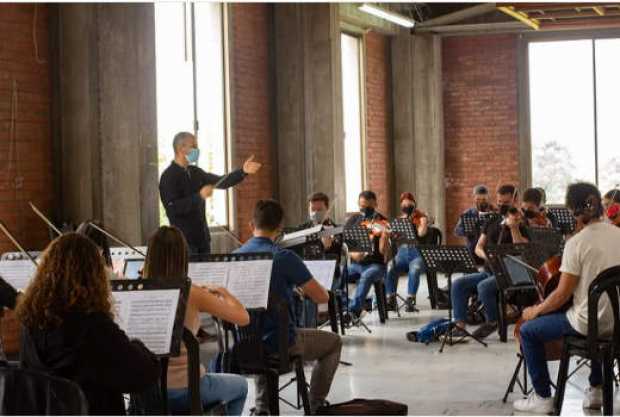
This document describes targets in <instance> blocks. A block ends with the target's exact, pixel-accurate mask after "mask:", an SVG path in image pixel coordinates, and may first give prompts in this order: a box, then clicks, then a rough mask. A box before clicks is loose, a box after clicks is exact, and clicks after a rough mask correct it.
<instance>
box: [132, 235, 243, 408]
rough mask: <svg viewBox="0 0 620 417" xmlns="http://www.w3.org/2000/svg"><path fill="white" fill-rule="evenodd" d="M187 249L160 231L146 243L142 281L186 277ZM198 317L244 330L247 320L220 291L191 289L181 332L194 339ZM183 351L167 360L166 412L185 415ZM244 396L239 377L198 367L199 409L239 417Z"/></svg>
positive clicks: (187, 405)
mask: <svg viewBox="0 0 620 417" xmlns="http://www.w3.org/2000/svg"><path fill="white" fill-rule="evenodd" d="M187 270H188V248H187V242H186V241H185V238H184V237H183V233H181V231H180V230H179V229H177V228H176V227H174V226H162V227H160V228H159V229H158V230H157V231H156V232H155V233H154V234H153V236H151V238H150V239H149V243H148V251H147V253H146V259H145V261H144V277H145V278H159V279H177V280H178V279H179V278H180V277H186V276H187ZM200 313H209V314H210V315H212V316H213V317H216V318H219V319H222V320H224V321H227V322H229V323H233V324H237V325H239V326H247V325H248V323H249V322H250V316H249V315H248V312H247V311H246V309H245V307H243V305H242V304H241V303H240V302H239V300H237V299H236V298H235V297H234V296H233V295H231V294H230V293H229V292H228V290H226V288H222V287H212V286H209V287H205V288H203V287H199V286H197V285H192V286H191V288H190V291H189V297H188V300H187V306H186V310H185V320H184V323H185V328H186V329H188V330H190V331H191V332H192V333H193V334H194V335H196V334H197V333H198V329H199V328H200ZM188 366H189V365H188V359H187V349H186V348H185V345H184V344H182V345H181V354H180V355H179V356H178V357H175V358H170V362H169V365H168V406H169V407H170V412H171V413H172V414H173V415H175V414H177V415H178V414H187V413H188V411H189V410H190V400H189V392H188V391H189V389H188V387H187V368H188ZM247 393H248V383H247V381H246V379H245V378H244V377H242V376H240V375H234V374H221V373H217V374H216V373H206V371H205V369H204V367H203V366H202V365H201V366H200V398H201V400H202V404H203V407H205V408H206V407H208V406H209V405H212V404H214V403H224V405H225V408H226V412H227V414H228V415H231V416H239V415H241V413H242V412H243V406H244V404H245V399H246V397H247Z"/></svg>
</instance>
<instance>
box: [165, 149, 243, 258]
mask: <svg viewBox="0 0 620 417" xmlns="http://www.w3.org/2000/svg"><path fill="white" fill-rule="evenodd" d="M245 176H246V174H245V173H244V172H243V170H242V169H238V170H236V171H233V172H231V173H230V174H227V175H224V176H219V175H215V174H211V173H209V172H205V171H203V170H202V169H200V168H198V167H196V166H193V165H190V166H188V167H187V168H184V167H182V166H181V165H179V164H177V163H176V162H174V161H173V162H172V163H171V164H170V166H169V167H168V168H166V170H165V171H164V172H163V173H162V174H161V178H160V180H159V194H160V197H161V202H162V203H163V205H164V209H165V210H166V215H167V216H168V220H170V224H171V225H173V226H176V227H178V228H179V229H180V230H181V231H182V232H183V234H184V235H185V239H187V243H188V244H189V246H190V248H191V249H192V250H196V251H199V252H206V251H208V248H209V242H210V241H211V235H210V234H209V225H208V224H207V217H206V215H205V201H204V199H203V198H202V197H201V196H200V189H201V188H202V187H204V186H205V185H215V184H216V183H217V182H219V181H220V180H222V179H223V181H222V182H221V183H220V184H219V185H218V187H217V188H220V189H225V188H229V187H233V186H235V185H237V184H239V183H240V182H241V181H243V179H244V178H245Z"/></svg>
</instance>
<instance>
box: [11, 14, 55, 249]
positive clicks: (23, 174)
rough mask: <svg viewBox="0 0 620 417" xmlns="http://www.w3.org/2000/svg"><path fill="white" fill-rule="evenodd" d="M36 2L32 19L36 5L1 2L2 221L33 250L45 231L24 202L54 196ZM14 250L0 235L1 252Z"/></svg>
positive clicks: (42, 23) (44, 205) (42, 30)
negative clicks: (36, 47) (36, 50)
mask: <svg viewBox="0 0 620 417" xmlns="http://www.w3.org/2000/svg"><path fill="white" fill-rule="evenodd" d="M36 7H37V16H36V17H37V19H36V22H35V21H34V13H35V5H33V4H25V3H24V4H8V3H7V4H0V220H2V221H3V222H4V223H5V224H6V225H7V227H8V228H9V230H10V231H12V232H13V234H14V235H15V236H16V237H17V239H18V240H20V241H21V242H22V244H23V245H24V246H25V247H26V248H27V249H34V250H37V249H42V248H43V247H44V246H45V244H46V243H47V242H48V238H47V237H48V235H47V229H46V227H45V225H44V224H43V223H42V222H41V220H39V218H38V217H35V215H34V214H33V213H32V210H30V208H29V206H28V201H32V202H33V203H34V204H35V205H37V206H38V207H39V208H40V209H41V210H42V211H43V212H45V213H49V212H50V209H51V206H52V198H53V196H52V188H53V185H52V155H51V151H52V145H51V133H50V103H51V88H50V71H49V50H48V35H49V29H48V10H47V6H46V5H44V4H40V5H37V6H36ZM33 24H34V28H35V30H36V37H35V39H36V44H37V46H38V57H37V55H36V53H35V42H34V41H33ZM14 250H15V249H14V248H13V246H12V245H11V243H10V242H9V241H8V239H6V238H5V236H4V235H3V234H0V252H5V251H14Z"/></svg>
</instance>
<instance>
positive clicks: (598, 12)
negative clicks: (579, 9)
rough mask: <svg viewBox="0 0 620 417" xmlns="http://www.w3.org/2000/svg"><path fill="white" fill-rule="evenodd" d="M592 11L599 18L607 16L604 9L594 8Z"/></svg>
mask: <svg viewBox="0 0 620 417" xmlns="http://www.w3.org/2000/svg"><path fill="white" fill-rule="evenodd" d="M592 10H594V11H595V12H596V13H597V14H598V15H599V16H605V9H604V8H603V7H600V6H594V7H593V8H592Z"/></svg>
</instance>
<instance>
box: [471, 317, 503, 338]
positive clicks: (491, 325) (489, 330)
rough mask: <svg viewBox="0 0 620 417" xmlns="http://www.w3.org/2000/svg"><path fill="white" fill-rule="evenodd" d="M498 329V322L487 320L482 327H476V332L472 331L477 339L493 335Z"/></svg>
mask: <svg viewBox="0 0 620 417" xmlns="http://www.w3.org/2000/svg"><path fill="white" fill-rule="evenodd" d="M496 331H497V322H495V321H492V322H486V323H483V324H482V325H481V326H480V327H478V328H477V329H476V331H475V332H473V333H472V336H474V337H475V338H476V339H480V340H482V339H485V338H486V337H488V336H490V335H492V334H493V333H495V332H496Z"/></svg>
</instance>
